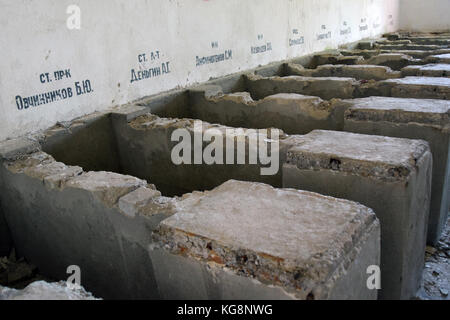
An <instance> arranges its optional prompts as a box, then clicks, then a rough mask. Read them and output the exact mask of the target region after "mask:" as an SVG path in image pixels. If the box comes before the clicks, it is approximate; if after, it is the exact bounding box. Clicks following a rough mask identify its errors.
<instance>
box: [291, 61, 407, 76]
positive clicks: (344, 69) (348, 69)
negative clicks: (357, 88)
mask: <svg viewBox="0 0 450 320" xmlns="http://www.w3.org/2000/svg"><path fill="white" fill-rule="evenodd" d="M286 73H287V75H293V76H295V75H296V76H304V77H346V78H355V79H358V80H386V79H394V78H400V77H401V73H400V72H398V71H392V69H391V68H389V67H385V66H377V65H364V64H358V65H321V66H318V67H317V68H316V69H306V68H303V67H302V66H301V65H296V64H291V63H288V64H287V66H286Z"/></svg>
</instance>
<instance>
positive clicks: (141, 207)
mask: <svg viewBox="0 0 450 320" xmlns="http://www.w3.org/2000/svg"><path fill="white" fill-rule="evenodd" d="M78 171H79V170H78V168H72V167H67V166H65V165H63V164H58V163H56V162H55V161H54V159H53V158H52V157H51V156H49V155H46V154H45V153H42V152H40V153H36V154H32V155H30V156H28V157H23V158H22V159H20V160H16V161H10V162H5V163H3V164H2V165H1V166H0V178H1V179H2V181H4V183H5V186H4V188H3V189H2V192H1V194H0V200H1V202H2V205H3V209H4V214H5V218H6V221H7V222H8V225H9V227H10V230H11V234H12V236H13V239H14V243H15V247H16V250H17V252H18V254H19V255H21V256H25V257H26V258H27V260H28V261H30V262H31V263H33V264H34V265H36V266H37V267H38V268H39V270H40V272H41V273H42V274H44V275H46V276H48V277H50V278H52V279H62V280H65V279H67V277H68V275H67V274H66V270H67V267H68V266H71V265H77V266H79V267H80V269H81V284H82V285H83V286H84V287H86V288H87V289H88V290H89V291H92V292H94V293H95V294H96V295H97V296H101V297H103V298H107V299H108V298H109V299H118V298H122V299H133V298H134V299H157V298H159V294H158V289H157V287H156V282H155V279H154V274H153V271H152V270H153V268H152V263H151V261H150V257H149V256H148V252H147V247H148V246H149V244H150V243H151V230H153V229H154V228H156V226H157V225H158V224H159V222H160V221H161V220H163V219H165V218H167V217H168V216H170V215H171V214H173V212H172V204H171V202H172V199H170V200H168V199H166V198H164V197H158V196H157V195H155V194H154V189H152V186H149V185H147V183H146V181H143V180H139V179H137V178H134V177H129V176H121V175H118V174H114V173H105V172H89V173H83V174H81V175H79V174H74V172H78ZM50 177H53V179H56V178H55V177H60V181H59V183H52V184H46V183H45V181H46V180H47V179H49V178H50ZM142 188H148V189H149V192H148V193H146V194H148V195H149V197H150V199H147V200H146V199H145V197H143V196H140V197H133V195H132V194H133V192H136V191H137V190H139V189H142ZM121 200H123V201H121ZM124 201H125V202H126V203H127V204H128V206H127V208H126V209H125V211H122V209H120V208H119V203H122V202H124ZM133 203H134V204H135V206H136V209H135V210H134V211H133V212H134V213H135V215H134V217H132V216H130V215H129V211H128V209H130V208H132V207H133Z"/></svg>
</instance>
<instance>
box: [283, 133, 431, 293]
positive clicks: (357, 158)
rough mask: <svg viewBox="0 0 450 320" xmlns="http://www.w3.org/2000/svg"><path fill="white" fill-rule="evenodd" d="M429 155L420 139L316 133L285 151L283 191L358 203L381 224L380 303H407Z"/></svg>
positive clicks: (417, 272) (421, 238) (424, 217)
mask: <svg viewBox="0 0 450 320" xmlns="http://www.w3.org/2000/svg"><path fill="white" fill-rule="evenodd" d="M431 167H432V156H431V153H430V150H429V146H428V143H427V142H425V141H422V140H409V139H398V138H389V137H381V136H370V135H361V134H354V133H348V132H337V131H323V130H316V131H313V132H311V133H309V134H307V135H305V136H302V137H301V138H298V141H297V144H296V145H295V146H294V147H292V148H291V149H289V150H288V156H287V162H286V164H285V165H284V166H283V187H289V188H297V189H301V190H309V191H314V192H319V193H322V194H326V195H330V196H335V197H338V198H345V199H349V200H353V201H358V202H360V203H362V204H364V205H366V206H368V207H371V208H372V209H374V211H375V213H376V215H377V217H378V218H379V219H380V223H381V244H382V246H381V273H382V275H381V287H382V289H381V292H380V295H379V296H380V298H382V299H409V298H411V297H413V296H414V295H415V293H416V291H417V289H418V287H419V284H420V279H421V275H422V269H423V265H424V252H425V242H426V229H427V228H426V227H427V223H428V214H429V205H430V191H431V169H432V168H431Z"/></svg>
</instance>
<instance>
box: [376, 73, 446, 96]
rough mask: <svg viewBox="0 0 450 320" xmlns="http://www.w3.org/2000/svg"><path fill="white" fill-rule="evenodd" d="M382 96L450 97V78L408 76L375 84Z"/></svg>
mask: <svg viewBox="0 0 450 320" xmlns="http://www.w3.org/2000/svg"><path fill="white" fill-rule="evenodd" d="M374 87H375V88H376V90H378V92H379V93H380V94H379V95H382V96H391V97H398V98H419V99H443V100H449V99H450V78H437V77H406V78H400V79H389V80H383V81H380V82H378V83H376V84H375V86H374Z"/></svg>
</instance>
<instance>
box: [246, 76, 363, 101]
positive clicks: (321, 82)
mask: <svg viewBox="0 0 450 320" xmlns="http://www.w3.org/2000/svg"><path fill="white" fill-rule="evenodd" d="M245 77H246V86H247V91H249V92H250V94H251V96H252V97H253V99H257V100H259V99H263V98H264V97H267V96H270V95H274V94H277V93H298V94H303V95H309V96H318V97H320V98H322V99H325V100H331V99H333V98H342V99H349V98H352V97H353V93H354V91H355V88H356V87H357V86H358V84H359V83H358V81H356V80H355V79H353V78H338V77H316V78H315V77H301V76H287V77H261V76H255V75H246V76H245Z"/></svg>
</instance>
